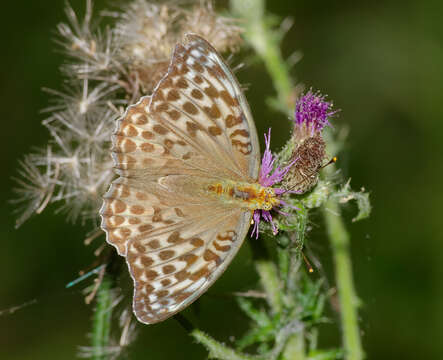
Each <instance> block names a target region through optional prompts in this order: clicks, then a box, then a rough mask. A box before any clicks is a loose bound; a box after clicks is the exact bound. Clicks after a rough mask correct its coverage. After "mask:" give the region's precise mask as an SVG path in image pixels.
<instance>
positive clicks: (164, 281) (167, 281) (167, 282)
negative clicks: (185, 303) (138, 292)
mask: <svg viewBox="0 0 443 360" xmlns="http://www.w3.org/2000/svg"><path fill="white" fill-rule="evenodd" d="M160 283H161V284H162V285H163V286H168V285H169V284H171V279H163V280H162V281H160Z"/></svg>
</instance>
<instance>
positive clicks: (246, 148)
mask: <svg viewBox="0 0 443 360" xmlns="http://www.w3.org/2000/svg"><path fill="white" fill-rule="evenodd" d="M231 143H232V146H234V148H236V149H237V150H238V151H240V152H241V153H242V154H245V155H249V154H250V153H251V151H252V146H251V143H249V142H247V143H244V142H241V141H240V140H235V139H233V140H231Z"/></svg>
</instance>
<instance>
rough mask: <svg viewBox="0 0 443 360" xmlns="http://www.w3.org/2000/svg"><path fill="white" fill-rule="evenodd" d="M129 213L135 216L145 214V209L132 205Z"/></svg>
mask: <svg viewBox="0 0 443 360" xmlns="http://www.w3.org/2000/svg"><path fill="white" fill-rule="evenodd" d="M131 212H132V213H133V214H135V215H141V214H143V213H144V212H145V208H144V207H143V206H140V205H133V206H131Z"/></svg>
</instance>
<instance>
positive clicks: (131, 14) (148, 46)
mask: <svg viewBox="0 0 443 360" xmlns="http://www.w3.org/2000/svg"><path fill="white" fill-rule="evenodd" d="M191 4H192V2H191ZM241 31H242V30H241V28H240V27H239V26H237V25H236V23H235V21H234V20H233V19H232V18H228V17H223V16H221V15H219V14H217V13H216V12H215V10H214V8H213V6H212V2H211V1H208V0H203V1H199V2H197V1H195V2H194V4H192V5H191V6H188V7H185V6H184V5H183V6H181V5H179V4H178V2H177V1H166V2H163V3H161V4H156V3H151V2H148V1H146V0H135V1H134V2H132V3H131V4H130V5H129V7H128V8H127V9H126V10H125V11H124V12H123V13H122V14H120V15H119V21H118V22H117V24H116V27H115V38H116V43H117V44H118V47H119V48H120V49H121V52H120V55H119V61H120V62H121V63H123V64H126V66H127V68H128V71H129V74H130V76H131V77H132V78H134V79H137V81H138V84H139V86H140V87H141V91H142V92H143V93H150V92H152V90H153V88H154V86H155V85H156V84H157V83H158V81H159V80H160V79H161V78H162V77H163V75H164V74H165V73H166V71H167V69H168V65H169V60H170V57H171V52H172V51H173V49H174V47H175V45H176V44H177V43H178V42H180V41H181V40H182V38H183V36H184V34H186V33H196V34H198V35H201V36H203V37H204V38H205V39H206V40H208V41H209V42H210V43H211V44H212V45H214V47H215V48H216V49H217V50H218V51H220V52H225V51H226V50H230V51H231V52H233V51H234V50H237V49H238V47H239V45H240V44H241V41H242V40H241V37H240V33H241Z"/></svg>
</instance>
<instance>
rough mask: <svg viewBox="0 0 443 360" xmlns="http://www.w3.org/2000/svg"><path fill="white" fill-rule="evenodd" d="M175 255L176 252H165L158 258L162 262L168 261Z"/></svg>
mask: <svg viewBox="0 0 443 360" xmlns="http://www.w3.org/2000/svg"><path fill="white" fill-rule="evenodd" d="M174 255H175V251H174V250H163V251H161V252H160V253H159V254H158V257H159V258H160V259H161V260H168V259H170V258H172V257H173V256H174Z"/></svg>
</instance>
